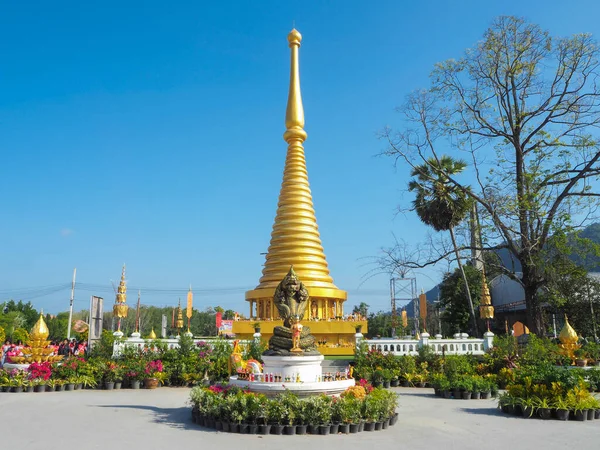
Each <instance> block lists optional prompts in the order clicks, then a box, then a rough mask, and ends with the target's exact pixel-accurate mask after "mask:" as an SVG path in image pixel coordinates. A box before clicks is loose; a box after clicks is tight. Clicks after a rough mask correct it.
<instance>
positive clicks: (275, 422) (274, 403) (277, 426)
mask: <svg viewBox="0 0 600 450" xmlns="http://www.w3.org/2000/svg"><path fill="white" fill-rule="evenodd" d="M284 414H285V410H284V408H283V405H282V403H281V401H280V400H279V398H277V397H276V398H274V399H271V400H269V402H268V403H267V410H266V419H267V423H268V424H269V427H266V426H265V427H264V428H263V430H265V432H266V433H269V432H272V433H273V434H277V435H280V434H281V433H282V432H283V424H281V423H280V422H279V420H280V418H281V417H283V415H284ZM269 428H270V429H269Z"/></svg>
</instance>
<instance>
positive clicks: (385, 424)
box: [381, 418, 390, 430]
mask: <svg viewBox="0 0 600 450" xmlns="http://www.w3.org/2000/svg"><path fill="white" fill-rule="evenodd" d="M389 426H390V419H389V418H388V419H385V420H384V421H383V422H382V423H381V429H382V430H387V427H389Z"/></svg>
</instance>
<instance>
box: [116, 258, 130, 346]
mask: <svg viewBox="0 0 600 450" xmlns="http://www.w3.org/2000/svg"><path fill="white" fill-rule="evenodd" d="M125 283H126V282H125V264H123V270H122V271H121V281H120V282H119V287H118V288H117V296H116V298H115V305H114V306H113V314H114V315H115V317H117V318H118V319H119V321H118V322H117V334H121V336H122V333H121V319H122V318H123V317H127V312H128V310H129V306H127V305H126V304H125V302H126V301H127V286H126V284H125Z"/></svg>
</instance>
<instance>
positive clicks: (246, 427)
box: [240, 423, 250, 434]
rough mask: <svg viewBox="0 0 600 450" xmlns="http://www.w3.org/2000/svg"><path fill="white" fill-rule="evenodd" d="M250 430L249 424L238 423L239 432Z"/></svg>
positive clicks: (243, 432)
mask: <svg viewBox="0 0 600 450" xmlns="http://www.w3.org/2000/svg"><path fill="white" fill-rule="evenodd" d="M249 432H250V424H248V423H242V424H240V434H248V433H249Z"/></svg>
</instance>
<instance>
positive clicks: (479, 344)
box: [357, 331, 494, 356]
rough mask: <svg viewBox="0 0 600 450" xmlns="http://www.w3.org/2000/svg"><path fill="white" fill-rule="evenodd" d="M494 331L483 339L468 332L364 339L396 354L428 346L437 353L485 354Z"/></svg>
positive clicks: (407, 353) (374, 345)
mask: <svg viewBox="0 0 600 450" xmlns="http://www.w3.org/2000/svg"><path fill="white" fill-rule="evenodd" d="M493 341H494V333H491V332H489V331H488V332H486V333H484V335H483V339H471V338H469V337H468V335H467V334H466V333H461V334H458V336H457V337H454V338H449V339H444V338H442V337H441V336H439V335H436V337H435V339H431V338H430V336H429V334H428V333H423V334H421V339H419V340H416V339H364V340H362V342H365V343H366V344H367V345H368V346H369V350H379V351H380V352H382V353H392V354H393V355H396V356H403V355H416V354H418V352H419V348H421V347H425V346H428V347H430V348H431V349H432V350H433V351H434V352H435V353H436V354H438V355H441V354H445V355H469V354H471V355H483V354H484V353H485V352H486V351H488V350H489V349H490V348H492V346H493ZM357 342H358V340H357Z"/></svg>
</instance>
